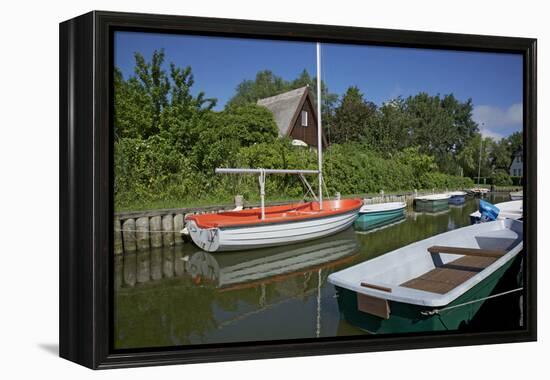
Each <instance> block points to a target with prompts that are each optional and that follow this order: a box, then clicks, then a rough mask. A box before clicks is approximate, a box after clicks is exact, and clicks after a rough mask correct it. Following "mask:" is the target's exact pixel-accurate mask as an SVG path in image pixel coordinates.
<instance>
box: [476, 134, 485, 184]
mask: <svg viewBox="0 0 550 380" xmlns="http://www.w3.org/2000/svg"><path fill="white" fill-rule="evenodd" d="M481 125H482V126H483V125H484V123H481ZM479 135H480V137H481V139H480V143H479V164H478V166H477V187H479V183H480V182H481V178H480V177H481V151H482V149H481V148H482V147H483V131H479Z"/></svg>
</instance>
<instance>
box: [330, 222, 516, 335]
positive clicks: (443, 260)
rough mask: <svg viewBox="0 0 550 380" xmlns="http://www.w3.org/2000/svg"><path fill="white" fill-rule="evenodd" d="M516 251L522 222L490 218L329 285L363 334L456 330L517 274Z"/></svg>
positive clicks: (345, 273) (347, 272) (336, 277)
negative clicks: (507, 276)
mask: <svg viewBox="0 0 550 380" xmlns="http://www.w3.org/2000/svg"><path fill="white" fill-rule="evenodd" d="M522 250H523V223H522V222H521V221H518V220H512V219H505V220H497V221H494V222H488V223H483V224H476V225H472V226H468V227H463V228H460V229H457V230H453V231H449V232H446V233H443V234H440V235H436V236H433V237H430V238H428V239H425V240H422V241H420V242H416V243H413V244H410V245H408V246H405V247H403V248H400V249H397V250H395V251H392V252H389V253H386V254H384V255H382V256H379V257H376V258H374V259H372V260H368V261H366V262H363V263H360V264H358V265H355V266H352V267H349V268H346V269H344V270H342V271H339V272H336V273H333V274H331V275H330V276H329V278H328V280H329V282H330V283H332V284H333V285H335V287H336V290H337V295H338V306H339V309H340V313H341V315H342V317H343V318H344V319H345V320H346V321H348V322H349V323H351V324H352V325H355V326H357V327H359V328H361V329H363V330H365V331H368V332H370V333H378V334H384V333H410V332H426V331H448V330H457V329H459V328H463V327H466V326H468V325H469V324H470V322H471V321H472V319H473V318H474V317H475V315H476V313H477V312H478V310H479V309H480V307H481V306H482V305H483V303H484V301H485V299H486V298H487V297H489V296H491V295H492V294H493V291H494V290H495V287H496V286H497V285H498V284H499V282H500V281H501V279H502V278H503V277H505V274H507V273H511V272H512V271H514V270H517V267H518V263H519V262H520V260H521V255H520V252H521V251H522ZM512 268H514V269H512ZM511 290H512V291H519V289H511Z"/></svg>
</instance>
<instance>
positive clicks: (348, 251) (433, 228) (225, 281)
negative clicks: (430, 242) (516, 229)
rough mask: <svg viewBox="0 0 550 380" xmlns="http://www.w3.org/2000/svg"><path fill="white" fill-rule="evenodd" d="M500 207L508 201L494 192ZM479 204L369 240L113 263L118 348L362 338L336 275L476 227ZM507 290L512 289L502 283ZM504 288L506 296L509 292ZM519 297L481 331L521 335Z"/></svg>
mask: <svg viewBox="0 0 550 380" xmlns="http://www.w3.org/2000/svg"><path fill="white" fill-rule="evenodd" d="M488 200H489V201H490V202H493V203H498V202H503V201H507V200H508V196H507V194H501V195H498V194H492V195H491V196H490V197H488ZM476 209H477V201H476V200H475V199H471V198H470V199H468V200H467V202H466V204H465V205H463V206H461V207H456V206H451V207H450V208H449V210H448V211H445V212H442V213H437V214H428V213H416V212H414V211H413V210H408V211H407V216H406V218H405V219H404V220H402V221H401V222H399V223H396V224H394V225H391V226H388V227H386V228H383V229H379V230H377V231H372V232H369V233H357V232H355V231H354V230H353V228H351V229H349V230H347V231H344V232H342V233H339V234H337V235H333V236H331V237H328V238H325V239H320V240H315V241H312V242H308V243H303V244H299V245H292V246H285V247H278V248H270V249H263V250H254V251H247V252H236V253H219V254H214V255H212V254H208V253H205V252H202V251H201V250H199V249H198V248H197V247H196V246H194V245H193V244H192V243H185V244H183V245H181V246H177V247H172V248H162V249H151V250H148V251H142V252H138V253H134V254H125V255H124V256H123V257H117V258H116V261H115V298H114V304H115V305H114V306H115V334H114V338H115V347H116V348H143V347H159V346H174V345H188V344H208V343H227V342H243V341H258V340H278V339H300V338H315V337H334V336H346V335H361V334H365V333H364V332H363V331H362V330H359V329H358V328H356V327H354V326H351V325H349V324H348V323H347V322H346V321H344V320H342V319H341V318H340V314H339V311H338V305H337V301H336V299H335V298H334V295H335V290H334V287H333V286H332V285H331V284H329V283H328V281H327V277H328V275H329V274H330V273H332V272H334V271H337V270H340V269H343V268H345V267H347V266H350V265H354V264H357V263H360V262H362V261H365V260H368V259H371V258H373V257H376V256H378V255H381V254H383V253H386V252H389V251H391V250H394V249H397V248H399V247H402V246H404V245H406V244H409V243H412V242H415V241H418V240H421V239H424V238H427V237H429V236H432V235H436V234H439V233H442V232H445V231H448V230H452V229H455V228H459V227H462V226H466V225H468V224H469V214H470V213H471V212H473V211H475V210H476ZM502 286H504V287H506V285H502ZM504 290H506V289H504ZM519 297H520V295H519V293H518V294H517V295H510V296H505V297H500V298H497V299H495V300H489V301H487V302H485V304H484V305H483V307H482V308H481V310H480V312H479V313H478V316H477V318H476V320H475V323H474V324H473V325H472V326H471V327H470V328H472V329H475V330H478V331H480V330H483V331H486V330H499V329H508V328H517V327H518V326H519V321H520V308H519V304H520V302H519Z"/></svg>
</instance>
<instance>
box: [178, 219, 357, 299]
mask: <svg viewBox="0 0 550 380" xmlns="http://www.w3.org/2000/svg"><path fill="white" fill-rule="evenodd" d="M358 249H359V243H358V241H357V239H355V236H354V234H353V230H352V229H348V230H346V231H344V232H343V233H340V234H338V235H335V236H334V237H330V238H325V239H321V240H316V241H314V242H311V243H302V244H295V245H293V246H291V247H288V246H286V247H285V246H283V247H273V248H264V249H258V250H256V251H255V252H254V254H253V255H251V254H250V252H248V251H247V252H234V253H224V254H221V255H220V254H216V255H212V254H210V253H208V252H204V251H198V252H196V253H194V254H193V255H191V257H190V258H189V260H188V262H187V266H186V267H187V272H188V273H189V275H190V276H191V277H192V278H193V282H194V283H196V284H202V283H204V284H209V285H214V286H215V287H217V288H221V289H224V290H231V289H236V288H242V287H253V286H255V285H257V284H258V283H262V282H265V281H276V280H277V279H282V278H286V277H288V276H291V275H298V274H303V273H304V272H311V271H315V270H316V269H318V268H326V267H334V266H337V265H339V264H342V263H345V262H349V261H350V260H351V259H352V257H353V254H354V253H357V251H358Z"/></svg>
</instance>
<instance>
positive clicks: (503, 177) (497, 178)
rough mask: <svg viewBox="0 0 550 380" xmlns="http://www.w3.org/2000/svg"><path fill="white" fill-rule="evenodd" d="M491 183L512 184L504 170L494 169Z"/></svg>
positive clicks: (498, 184) (497, 184)
mask: <svg viewBox="0 0 550 380" xmlns="http://www.w3.org/2000/svg"><path fill="white" fill-rule="evenodd" d="M491 184H492V185H495V186H512V185H513V182H512V178H511V177H510V175H509V174H508V173H507V172H506V171H504V170H496V171H495V173H494V174H493V175H492V176H491Z"/></svg>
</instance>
